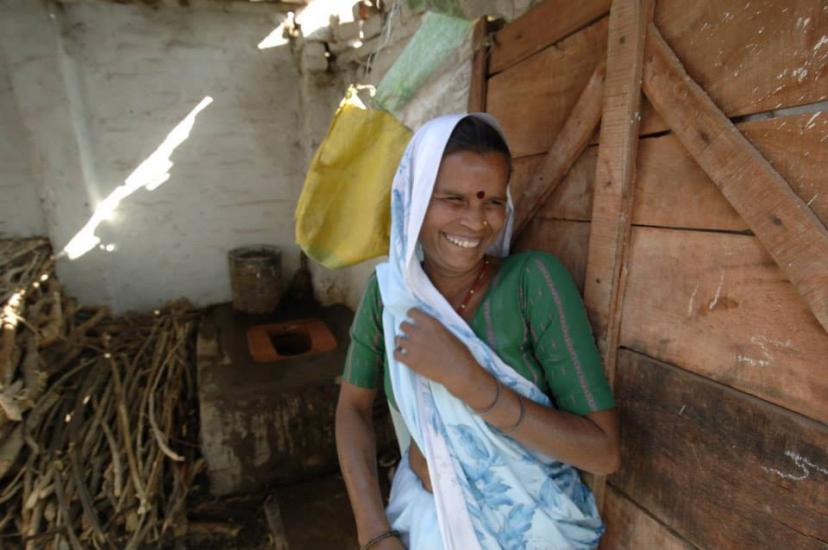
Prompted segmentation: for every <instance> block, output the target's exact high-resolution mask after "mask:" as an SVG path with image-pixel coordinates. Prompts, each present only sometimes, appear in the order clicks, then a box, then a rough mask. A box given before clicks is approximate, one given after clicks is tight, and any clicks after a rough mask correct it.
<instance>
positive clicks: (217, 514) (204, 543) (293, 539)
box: [174, 457, 390, 550]
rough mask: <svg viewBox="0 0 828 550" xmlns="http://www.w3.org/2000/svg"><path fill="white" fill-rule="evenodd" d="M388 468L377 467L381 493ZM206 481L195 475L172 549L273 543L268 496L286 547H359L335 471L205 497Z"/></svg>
mask: <svg viewBox="0 0 828 550" xmlns="http://www.w3.org/2000/svg"><path fill="white" fill-rule="evenodd" d="M383 458H384V459H383V463H387V460H388V459H387V458H386V457H383ZM389 472H390V469H389V468H381V479H382V481H383V484H384V487H383V492H384V494H388V488H389V483H388V476H389ZM206 482H207V480H206V479H203V480H201V483H200V484H199V486H198V487H197V488H195V489H194V494H193V495H192V497H191V503H190V505H189V507H188V510H189V511H188V514H187V515H188V518H189V520H190V522H191V532H190V533H189V534H188V535H187V536H186V537H184V538H182V539H179V540H177V541H176V542H175V545H174V546H175V548H181V549H183V548H193V549H195V548H198V549H199V550H202V549H204V550H210V549H216V550H218V549H228V550H236V549H239V550H241V549H262V550H264V549H269V548H274V540H273V536H272V535H271V529H270V527H269V525H268V521H267V518H266V513H265V501H266V499H268V498H269V497H270V498H274V499H275V500H276V502H278V505H279V510H280V512H281V519H282V525H283V527H284V535H285V538H286V539H287V545H288V548H290V549H291V550H297V549H300V550H304V549H308V550H328V549H330V550H350V549H356V548H359V545H358V544H357V537H356V528H355V525H354V519H353V514H352V512H351V507H350V504H349V502H348V495H347V493H346V491H345V484H344V482H343V481H342V477H341V476H340V475H339V474H338V473H334V474H329V475H327V476H324V477H320V478H318V479H314V480H312V481H307V482H303V483H298V484H296V485H290V486H282V487H276V488H274V489H273V490H272V491H269V492H266V493H260V494H255V495H242V496H234V497H226V498H220V499H219V498H213V497H210V496H209V494H208V493H207V492H206ZM193 531H197V532H193Z"/></svg>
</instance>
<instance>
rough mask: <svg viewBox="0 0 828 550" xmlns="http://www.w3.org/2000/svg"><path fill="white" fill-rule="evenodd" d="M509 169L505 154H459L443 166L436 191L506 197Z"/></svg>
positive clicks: (442, 164)
mask: <svg viewBox="0 0 828 550" xmlns="http://www.w3.org/2000/svg"><path fill="white" fill-rule="evenodd" d="M508 180H509V168H508V163H507V162H506V159H504V158H503V155H501V154H500V153H496V152H486V153H482V154H481V153H476V152H472V151H457V152H454V153H450V154H449V155H446V156H445V157H444V158H443V160H442V162H441V163H440V170H439V171H438V173H437V180H436V182H435V185H434V189H435V191H439V192H463V193H472V194H477V193H478V192H480V191H483V192H484V193H485V194H486V195H487V196H489V195H505V194H506V186H507V185H508V183H509V181H508Z"/></svg>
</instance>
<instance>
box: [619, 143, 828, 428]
mask: <svg viewBox="0 0 828 550" xmlns="http://www.w3.org/2000/svg"><path fill="white" fill-rule="evenodd" d="M648 141H649V140H648ZM629 254H630V259H631V261H630V265H629V275H628V279H627V281H628V282H627V286H626V288H625V290H624V311H623V319H624V323H623V326H622V327H621V337H620V340H619V342H620V345H621V347H623V348H631V349H634V350H636V351H638V352H641V353H643V354H645V355H648V356H650V357H653V358H655V359H659V360H661V361H665V362H667V363H671V364H673V365H680V366H681V368H683V369H684V370H686V371H690V372H693V373H696V374H699V375H701V376H704V377H706V378H710V379H712V380H715V381H716V382H719V383H720V384H724V385H728V386H731V387H733V388H735V389H737V390H739V391H742V392H745V393H748V394H751V395H754V396H756V397H758V398H760V399H764V400H765V401H770V402H771V403H775V404H777V405H779V406H780V407H783V408H785V409H788V410H789V411H794V412H797V413H800V414H802V415H805V416H808V417H810V418H813V419H814V420H819V421H820V422H825V423H828V361H826V359H825V358H826V357H828V334H826V333H825V331H824V330H823V329H822V327H821V326H820V325H819V323H818V322H817V320H816V319H814V317H813V315H811V312H810V310H809V309H808V306H807V305H806V304H805V303H804V301H803V300H802V298H800V297H799V294H798V293H797V291H796V289H795V288H794V286H793V285H792V284H791V283H790V282H789V281H788V279H787V278H786V277H785V275H784V274H783V273H782V270H780V269H779V268H778V267H777V266H776V264H775V263H774V261H773V260H772V259H771V258H770V256H769V255H768V253H767V251H766V250H765V248H764V247H763V246H762V245H761V244H760V243H759V240H758V239H757V238H756V237H755V236H752V235H737V234H733V233H723V232H718V231H676V230H675V229H661V228H656V227H637V226H634V227H633V232H632V239H631V241H630V249H629Z"/></svg>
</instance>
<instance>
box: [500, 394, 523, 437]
mask: <svg viewBox="0 0 828 550" xmlns="http://www.w3.org/2000/svg"><path fill="white" fill-rule="evenodd" d="M517 398H518V404H519V405H520V414H519V415H518V419H517V422H515V423H514V424H512V425H511V426H507V427H505V428H500V431H501V432H503V433H509V432H513V431H515V430H516V429H517V427H518V426H520V423H521V422H523V415H524V414H526V408H525V407H524V406H523V397H521V395H520V394H518V396H517Z"/></svg>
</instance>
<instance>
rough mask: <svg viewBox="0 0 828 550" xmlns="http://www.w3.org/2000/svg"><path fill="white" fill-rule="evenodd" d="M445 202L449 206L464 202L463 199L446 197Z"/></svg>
mask: <svg viewBox="0 0 828 550" xmlns="http://www.w3.org/2000/svg"><path fill="white" fill-rule="evenodd" d="M443 200H444V201H446V202H448V203H449V204H463V202H464V201H463V199H462V198H461V197H444V198H443Z"/></svg>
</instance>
